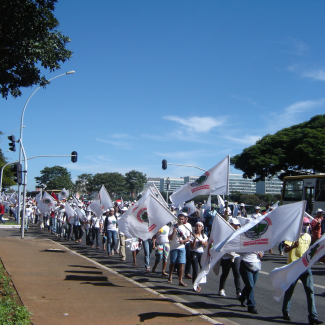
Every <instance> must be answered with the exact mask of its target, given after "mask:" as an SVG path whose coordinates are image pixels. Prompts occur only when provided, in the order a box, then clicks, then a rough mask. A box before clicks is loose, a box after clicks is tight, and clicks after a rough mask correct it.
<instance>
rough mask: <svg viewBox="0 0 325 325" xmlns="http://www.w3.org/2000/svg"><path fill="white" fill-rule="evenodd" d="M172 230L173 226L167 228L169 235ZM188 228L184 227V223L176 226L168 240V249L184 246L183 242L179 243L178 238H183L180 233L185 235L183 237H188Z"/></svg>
mask: <svg viewBox="0 0 325 325" xmlns="http://www.w3.org/2000/svg"><path fill="white" fill-rule="evenodd" d="M173 231H174V227H171V228H170V230H169V235H171V234H172V233H173ZM187 233H188V228H186V227H185V226H184V225H180V226H178V230H176V232H175V234H174V236H173V238H172V240H171V241H170V249H171V250H172V249H181V248H184V247H185V245H184V244H180V243H179V240H183V238H182V235H183V236H184V237H185V239H186V238H187V237H188V235H187Z"/></svg>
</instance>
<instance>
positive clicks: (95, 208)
mask: <svg viewBox="0 0 325 325" xmlns="http://www.w3.org/2000/svg"><path fill="white" fill-rule="evenodd" d="M89 209H90V210H91V211H92V212H94V214H95V215H96V217H97V218H100V217H101V216H102V215H103V212H104V211H103V209H102V205H101V202H100V201H99V200H94V201H93V202H91V203H90V204H89Z"/></svg>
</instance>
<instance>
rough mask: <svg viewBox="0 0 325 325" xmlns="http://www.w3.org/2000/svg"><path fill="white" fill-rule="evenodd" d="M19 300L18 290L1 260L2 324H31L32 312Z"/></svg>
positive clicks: (0, 315)
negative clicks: (21, 304) (15, 288)
mask: <svg viewBox="0 0 325 325" xmlns="http://www.w3.org/2000/svg"><path fill="white" fill-rule="evenodd" d="M17 302H20V301H19V298H18V295H17V292H16V291H15V290H14V288H13V284H12V282H11V279H10V277H9V276H8V275H7V272H6V271H5V269H4V267H3V265H2V263H1V261H0V324H2V325H29V324H31V321H30V313H29V312H28V310H27V309H26V307H24V306H20V304H19V303H17Z"/></svg>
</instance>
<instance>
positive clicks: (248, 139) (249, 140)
mask: <svg viewBox="0 0 325 325" xmlns="http://www.w3.org/2000/svg"><path fill="white" fill-rule="evenodd" d="M224 138H225V139H228V140H231V141H235V142H238V143H242V144H245V145H253V144H255V143H256V141H257V140H259V139H261V136H259V135H246V136H240V137H238V138H237V137H234V136H228V135H225V136H224Z"/></svg>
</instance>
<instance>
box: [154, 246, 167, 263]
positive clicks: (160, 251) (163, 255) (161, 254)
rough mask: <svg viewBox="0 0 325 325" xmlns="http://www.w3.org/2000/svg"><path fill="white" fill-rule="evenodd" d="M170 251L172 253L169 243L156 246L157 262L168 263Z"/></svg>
mask: <svg viewBox="0 0 325 325" xmlns="http://www.w3.org/2000/svg"><path fill="white" fill-rule="evenodd" d="M169 251H170V246H169V243H165V244H158V245H157V246H156V254H155V256H156V262H158V263H159V262H160V260H161V259H163V261H164V262H167V260H168V255H169Z"/></svg>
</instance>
